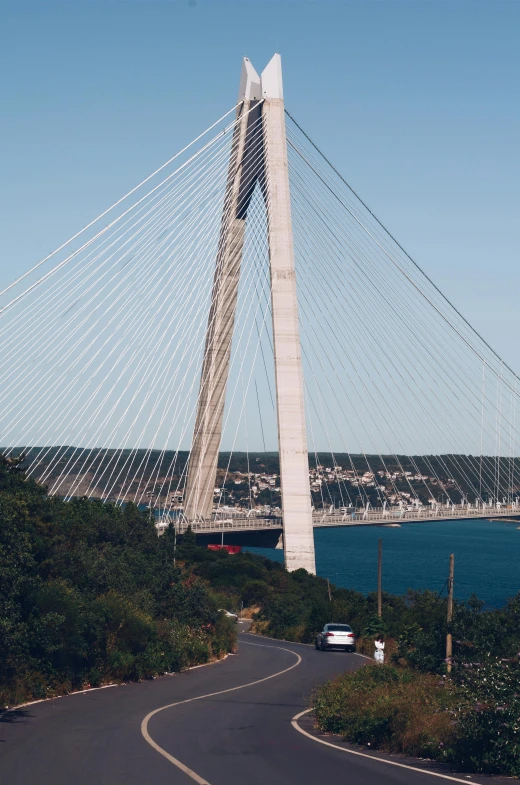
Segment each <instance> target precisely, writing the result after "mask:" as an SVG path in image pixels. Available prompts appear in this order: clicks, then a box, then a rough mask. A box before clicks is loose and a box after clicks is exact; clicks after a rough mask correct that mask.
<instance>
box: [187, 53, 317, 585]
mask: <svg viewBox="0 0 520 785" xmlns="http://www.w3.org/2000/svg"><path fill="white" fill-rule="evenodd" d="M239 102H240V103H239V106H238V108H237V122H236V126H235V131H234V137H233V141H232V145H231V155H230V161H229V169H228V180H227V189H226V196H225V200H224V209H223V215H222V222H221V230H220V238H219V246H218V252H217V258H216V264H215V275H214V280H213V290H212V300H211V307H210V313H209V316H208V324H207V329H206V344H205V352H204V359H203V367H202V373H201V380H200V390H199V398H198V403H197V414H196V419H195V429H194V435H193V442H192V449H191V453H190V462H189V467H188V477H187V482H186V490H185V504H184V514H185V517H186V518H187V519H188V520H197V519H201V518H202V519H209V518H210V517H211V511H212V506H213V492H214V488H215V482H216V474H217V462H218V452H219V448H220V441H221V436H222V423H223V416H224V405H225V395H226V386H227V380H228V373H229V362H230V355H231V341H232V337H233V329H234V324H235V311H236V303H237V294H238V284H239V280H240V267H241V262H242V253H243V247H244V237H245V230H246V222H247V211H248V207H249V203H250V201H251V197H252V194H253V191H254V189H255V187H256V185H257V184H258V185H259V186H260V187H261V189H262V193H263V196H264V201H265V205H266V214H267V232H268V245H269V265H270V278H271V305H272V317H273V344H274V364H275V386H276V408H277V421H278V449H279V456H280V485H281V492H282V517H283V533H284V551H285V564H286V567H287V569H289V570H296V569H298V568H301V567H303V568H305V569H306V570H307V571H308V572H311V573H314V572H315V571H316V568H315V557H314V537H313V526H312V509H311V496H310V486H309V461H308V450H307V435H306V424H305V408H304V394H303V373H302V363H301V349H300V334H299V323H298V301H297V292H296V274H295V265H294V247H293V234H292V220H291V202H290V189H289V170H288V162H287V143H286V135H285V113H284V100H283V83H282V69H281V58H280V55H278V54H275V55H274V57H273V58H272V59H271V61H270V62H269V63H268V65H267V66H266V68H265V69H264V71H263V72H262V75H261V77H259V76H258V74H257V73H256V71H255V69H254V68H253V66H252V64H251V63H250V61H249V60H248V59H247V58H244V61H243V66H242V76H241V80H240V92H239Z"/></svg>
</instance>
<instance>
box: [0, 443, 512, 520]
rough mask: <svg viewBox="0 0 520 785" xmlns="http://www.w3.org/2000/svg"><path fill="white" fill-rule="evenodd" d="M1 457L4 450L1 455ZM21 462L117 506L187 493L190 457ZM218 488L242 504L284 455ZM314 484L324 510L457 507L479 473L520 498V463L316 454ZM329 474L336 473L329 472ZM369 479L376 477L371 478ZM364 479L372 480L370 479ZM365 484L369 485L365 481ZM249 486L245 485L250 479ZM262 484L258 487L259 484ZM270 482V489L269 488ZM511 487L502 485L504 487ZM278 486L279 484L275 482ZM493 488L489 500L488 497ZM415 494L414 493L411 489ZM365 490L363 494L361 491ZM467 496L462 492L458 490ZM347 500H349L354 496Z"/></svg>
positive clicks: (70, 489)
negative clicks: (390, 501) (444, 501)
mask: <svg viewBox="0 0 520 785" xmlns="http://www.w3.org/2000/svg"><path fill="white" fill-rule="evenodd" d="M0 449H1V448H0ZM15 454H17V455H21V454H23V455H24V456H25V460H24V466H25V467H26V468H28V469H29V470H30V472H31V475H32V476H33V477H34V478H35V479H37V480H39V481H41V482H42V483H43V484H44V485H46V486H47V487H48V488H49V489H52V491H53V493H56V494H58V495H60V496H67V495H74V496H82V495H85V494H87V493H88V494H89V495H92V496H94V497H98V498H99V497H101V496H103V495H105V493H106V491H107V490H108V491H109V494H108V497H109V498H111V499H117V498H118V496H119V494H120V492H121V491H122V489H124V488H126V489H127V492H126V493H125V498H127V499H138V498H141V496H142V495H143V494H144V495H145V496H146V494H147V492H148V493H150V492H151V491H152V490H153V491H154V493H157V489H158V488H162V489H163V491H162V495H163V496H166V495H167V493H171V492H173V491H175V490H176V489H177V488H180V489H182V488H183V487H184V483H185V477H186V463H187V461H188V458H189V452H188V451H187V450H183V451H179V452H174V451H173V450H167V451H165V452H162V451H160V450H151V451H150V452H148V451H147V450H144V449H141V450H137V451H132V450H129V449H126V450H114V449H110V450H107V449H103V448H95V449H83V448H75V447H72V446H63V447H32V448H30V449H24V448H18V449H17V450H16V451H15ZM218 467H219V471H218V477H217V485H218V486H219V487H222V486H225V489H226V492H229V494H228V496H226V502H228V503H241V502H244V501H245V498H246V496H249V491H248V490H247V491H246V485H243V487H242V488H239V487H238V484H237V482H236V481H239V480H240V479H241V478H240V475H245V474H246V473H248V472H249V473H251V474H253V475H256V476H257V478H259V481H260V482H261V483H262V482H263V479H262V478H261V475H268V476H270V477H272V478H276V476H277V475H279V471H280V469H279V457H278V453H277V452H251V453H245V452H234V453H229V452H221V453H220V455H219V462H218ZM309 467H310V472H311V481H313V482H314V483H315V485H314V493H313V496H314V501H315V504H316V505H317V506H320V504H324V503H327V504H328V503H331V502H332V503H337V504H343V503H345V493H346V491H348V492H349V494H350V496H351V497H352V500H353V501H354V497H357V498H358V500H359V498H360V495H361V494H362V495H363V498H365V499H368V500H370V502H371V503H372V504H377V502H378V498H380V494H381V493H386V494H390V493H397V494H400V493H402V494H404V496H405V497H406V494H407V492H408V493H410V492H411V493H412V494H416V495H417V496H419V498H421V499H422V500H423V501H426V500H427V499H428V497H429V496H430V494H433V496H434V497H435V498H438V497H439V496H442V495H443V494H445V493H448V494H449V496H450V498H451V499H452V500H453V501H455V502H458V501H460V499H461V491H462V494H464V495H467V496H468V497H469V498H470V499H471V498H474V495H475V491H476V490H478V489H477V488H476V483H477V480H476V478H478V477H479V473H481V474H482V477H483V478H484V480H483V484H482V493H483V496H484V497H485V496H486V495H489V493H492V489H491V486H492V484H493V478H494V477H496V476H499V477H501V478H505V477H507V478H509V479H508V482H509V485H510V487H511V491H510V493H513V494H514V493H518V492H519V490H520V488H519V482H518V479H517V478H518V476H519V470H520V460H519V459H508V458H500V459H497V458H495V457H493V456H487V457H484V458H482V459H481V458H480V457H477V456H469V455H431V456H417V457H414V456H411V457H410V456H395V455H382V456H379V455H366V456H365V455H359V454H358V455H349V454H347V453H336V454H335V455H334V457H332V456H331V454H330V453H325V452H320V453H318V454H315V453H310V454H309ZM327 470H330V471H327ZM370 473H372V474H373V476H372V477H370V476H369V475H370ZM363 475H367V476H365V477H364V478H363ZM320 477H322V478H323V480H322V482H321V483H320V484H319V485H320V488H319V490H318V488H317V483H318V482H319V478H320ZM360 478H363V480H362V481H361V479H360ZM244 479H246V478H244ZM252 482H255V480H252ZM265 482H268V480H266V481H265ZM503 484H504V480H503V479H502V486H503ZM271 485H272V486H278V485H279V481H278V480H276V479H273V481H272V482H271ZM486 485H487V489H488V490H487V493H486ZM410 486H412V487H410ZM360 489H361V490H360ZM459 489H460V490H459ZM347 495H348V494H347ZM278 502H279V492H278V488H277V487H276V491H274V488H273V490H271V489H269V492H268V491H267V490H264V491H263V493H262V492H260V496H259V498H258V503H263V504H274V505H276V504H278Z"/></svg>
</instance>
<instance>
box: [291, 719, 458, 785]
mask: <svg viewBox="0 0 520 785" xmlns="http://www.w3.org/2000/svg"><path fill="white" fill-rule="evenodd" d="M311 711H312V709H305V711H301V712H300V713H299V714H295V716H294V717H293V718H292V720H291V725H292V726H293V728H295V729H296V730H297V731H298V732H299V733H302V734H303V735H304V736H307V737H308V738H309V739H312V740H313V741H317V742H318V744H324V745H325V747H333V748H334V749H335V750H340V752H346V753H347V754H348V755H357V756H358V757H360V758H368V759H369V760H371V761H375V762H376V763H386V764H387V765H388V766H398V767H399V768H400V769H409V770H410V771H417V772H419V774H429V775H430V777H440V778H441V779H443V780H451V781H452V782H464V783H466V785H468V779H467V778H466V779H465V780H461V779H459V778H458V777H450V776H449V775H448V774H439V772H437V771H430V770H429V769H420V768H418V767H417V766H409V765H408V764H407V763H398V762H397V761H394V760H385V759H384V758H377V757H376V756H375V755H369V754H368V753H366V752H357V751H356V750H349V749H348V748H347V747H340V746H339V744H332V742H330V741H325V740H324V739H318V738H317V737H316V736H313V735H312V733H308V732H307V731H306V730H303V728H301V727H300V726H299V725H298V720H299V719H300V717H303V716H304V715H305V714H309V712H311Z"/></svg>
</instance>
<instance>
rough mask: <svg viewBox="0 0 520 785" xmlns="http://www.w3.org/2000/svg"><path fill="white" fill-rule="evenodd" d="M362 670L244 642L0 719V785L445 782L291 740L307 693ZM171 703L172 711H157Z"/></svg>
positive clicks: (328, 656) (341, 657) (351, 660)
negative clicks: (220, 656)
mask: <svg viewBox="0 0 520 785" xmlns="http://www.w3.org/2000/svg"><path fill="white" fill-rule="evenodd" d="M300 660H301V661H300ZM362 663H363V659H362V658H361V657H360V656H359V655H356V654H345V653H343V652H318V651H315V649H314V648H311V647H307V646H301V645H300V646H299V645H297V644H288V643H281V642H277V641H270V640H265V639H259V638H258V637H256V636H252V635H247V634H243V635H241V636H240V648H239V651H238V654H236V655H234V656H230V657H228V658H227V659H226V660H224V661H222V662H219V663H217V664H215V665H210V666H207V667H202V668H198V669H194V670H192V671H189V672H188V673H184V674H178V675H174V676H169V677H168V676H167V677H163V678H161V679H156V680H154V681H149V682H143V683H141V684H128V685H123V686H119V687H112V688H108V689H101V690H95V691H89V692H86V693H83V694H76V695H71V696H68V697H65V698H60V699H56V700H52V701H46V702H43V703H39V704H35V705H33V706H27V707H26V708H24V709H20V710H18V711H14V712H8V713H6V714H4V715H3V716H2V717H1V718H0V783H2V785H3V784H4V783H5V784H6V785H7V784H8V785H123V784H124V785H138V784H139V785H152V784H153V785H177V784H178V785H189V783H193V782H194V781H195V782H198V783H199V785H200V783H209V785H266V783H268V785H293V784H294V785H311V783H312V785H315V783H322V782H335V783H341V784H342V785H359V784H360V783H363V785H381V783H382V782H384V783H389V784H390V785H393V784H395V785H411V784H412V783H413V784H414V785H423V783H424V784H425V785H426V784H427V783H430V784H432V785H434V783H436V782H439V783H440V782H442V781H445V782H448V781H449V776H448V779H444V775H443V774H442V770H441V769H436V770H435V775H434V776H433V777H432V775H431V774H427V773H426V772H420V771H414V770H410V769H406V768H400V767H396V766H392V765H389V764H387V763H385V762H383V761H381V760H379V759H377V758H375V759H371V758H365V757H357V756H353V755H351V754H349V753H347V752H344V751H342V750H341V749H336V748H331V747H328V746H324V745H323V744H321V743H319V742H317V741H315V740H313V739H310V738H308V737H306V736H304V735H302V734H301V733H299V732H298V731H297V730H295V729H294V727H293V726H292V724H291V719H292V718H293V717H294V716H295V715H296V714H298V713H299V712H301V711H302V710H303V709H304V708H305V707H306V706H307V705H308V697H309V695H310V692H311V690H312V688H313V686H314V685H316V684H318V683H320V682H323V681H324V680H326V679H327V678H329V677H331V676H333V675H335V674H337V673H339V672H341V671H343V670H345V669H354V668H356V667H359V665H360V664H362ZM274 674H278V675H274ZM271 677H272V678H271ZM251 682H257V683H256V684H254V683H253V684H250V683H251ZM242 685H249V686H244V687H243V686H242ZM214 693H220V694H214ZM210 694H211V695H210ZM205 695H207V696H208V697H205V698H202V699H199V696H205ZM194 699H195V700H194ZM170 704H176V705H173V706H170V707H169V708H162V707H165V706H166V707H168V706H169V705H170ZM147 717H148V719H146V718H147ZM302 727H304V728H305V727H306V728H307V729H310V724H309V722H308V721H307V724H305V720H302ZM147 739H148V740H147ZM328 740H329V741H330V739H328ZM332 741H333V742H334V740H332ZM152 745H153V746H152ZM392 760H394V761H398V760H400V759H398V758H393V759H392ZM402 762H404V763H408V761H402ZM410 763H411V764H412V765H413V763H414V762H413V761H411V762H410ZM419 765H420V764H419ZM186 771H188V773H186ZM446 773H447V774H448V775H449V772H446ZM439 776H440V777H441V779H439ZM451 777H455V778H460V780H459V781H466V782H467V781H473V782H489V778H479V777H471V778H468V777H465V775H463V774H462V775H461V774H455V775H453V774H451ZM494 782H496V783H498V782H500V780H495V781H494Z"/></svg>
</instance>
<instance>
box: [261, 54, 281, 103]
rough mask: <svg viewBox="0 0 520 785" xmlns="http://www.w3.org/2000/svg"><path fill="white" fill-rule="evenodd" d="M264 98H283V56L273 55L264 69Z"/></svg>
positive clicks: (262, 78)
mask: <svg viewBox="0 0 520 785" xmlns="http://www.w3.org/2000/svg"><path fill="white" fill-rule="evenodd" d="M261 80H262V98H278V99H280V100H283V83H282V58H281V57H280V55H279V54H275V55H273V57H272V58H271V60H269V62H268V63H267V65H266V67H265V68H264V70H263V71H262V77H261Z"/></svg>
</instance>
